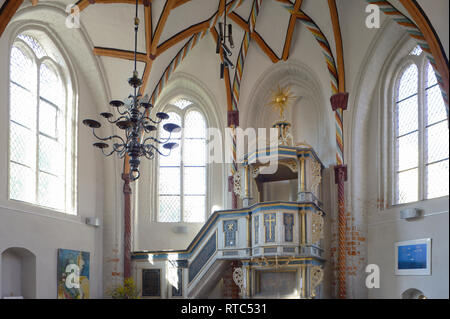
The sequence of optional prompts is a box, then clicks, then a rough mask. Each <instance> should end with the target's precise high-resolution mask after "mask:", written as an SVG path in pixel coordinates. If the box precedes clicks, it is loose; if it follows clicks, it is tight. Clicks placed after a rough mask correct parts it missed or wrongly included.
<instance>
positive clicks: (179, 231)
mask: <svg viewBox="0 0 450 319" xmlns="http://www.w3.org/2000/svg"><path fill="white" fill-rule="evenodd" d="M172 231H173V232H174V233H175V234H186V233H187V232H188V229H187V227H186V226H175V227H173V228H172Z"/></svg>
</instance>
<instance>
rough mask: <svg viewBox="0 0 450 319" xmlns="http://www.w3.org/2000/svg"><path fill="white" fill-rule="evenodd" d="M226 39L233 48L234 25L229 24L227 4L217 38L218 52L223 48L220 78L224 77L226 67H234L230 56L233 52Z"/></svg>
mask: <svg viewBox="0 0 450 319" xmlns="http://www.w3.org/2000/svg"><path fill="white" fill-rule="evenodd" d="M227 31H228V32H227ZM226 39H228V43H229V45H230V48H232V49H233V48H234V41H233V26H232V25H231V23H230V24H227V8H226V6H225V10H224V13H223V23H222V22H219V38H218V39H217V46H216V54H220V48H222V51H223V61H222V62H221V63H220V79H223V75H224V72H225V68H229V67H231V68H232V69H234V64H233V62H231V60H230V59H229V58H228V57H230V56H231V55H232V52H231V50H230V49H229V48H228V46H227V44H226V41H225V40H226Z"/></svg>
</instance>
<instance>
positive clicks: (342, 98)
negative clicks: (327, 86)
mask: <svg viewBox="0 0 450 319" xmlns="http://www.w3.org/2000/svg"><path fill="white" fill-rule="evenodd" d="M330 102H331V108H332V109H333V111H336V110H337V109H343V110H344V111H345V110H346V109H347V105H348V93H337V94H335V95H332V96H331V98H330Z"/></svg>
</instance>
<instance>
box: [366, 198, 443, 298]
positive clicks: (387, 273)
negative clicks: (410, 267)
mask: <svg viewBox="0 0 450 319" xmlns="http://www.w3.org/2000/svg"><path fill="white" fill-rule="evenodd" d="M448 200H449V198H448V196H446V197H443V198H440V199H434V200H428V201H424V202H419V203H415V204H410V205H402V207H396V208H393V209H388V210H385V211H383V212H378V213H376V214H373V215H372V216H371V217H370V218H369V223H368V227H369V237H368V263H369V264H376V265H378V266H379V267H380V275H381V276H380V288H379V289H370V290H369V298H375V299H379V298H389V299H391V298H392V299H398V298H401V294H402V293H403V292H404V291H405V290H407V289H409V288H416V289H419V290H421V291H422V292H423V293H424V295H425V296H426V297H428V298H432V299H434V298H440V299H441V298H442V299H448V297H449V241H448V234H449V214H448ZM405 207H414V208H420V209H422V210H423V212H424V215H425V216H424V217H423V218H420V219H418V220H413V221H406V220H401V219H400V218H399V211H400V209H401V208H405ZM422 238H431V275H430V276H396V275H395V274H394V266H395V250H394V244H395V243H396V242H398V241H404V240H412V239H422Z"/></svg>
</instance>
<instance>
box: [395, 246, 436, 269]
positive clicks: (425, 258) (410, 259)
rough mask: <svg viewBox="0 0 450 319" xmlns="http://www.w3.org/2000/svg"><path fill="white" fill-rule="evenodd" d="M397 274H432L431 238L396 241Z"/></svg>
mask: <svg viewBox="0 0 450 319" xmlns="http://www.w3.org/2000/svg"><path fill="white" fill-rule="evenodd" d="M395 274H396V275H409V276H428V275H431V238H424V239H416V240H408V241H401V242H397V243H395Z"/></svg>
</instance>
